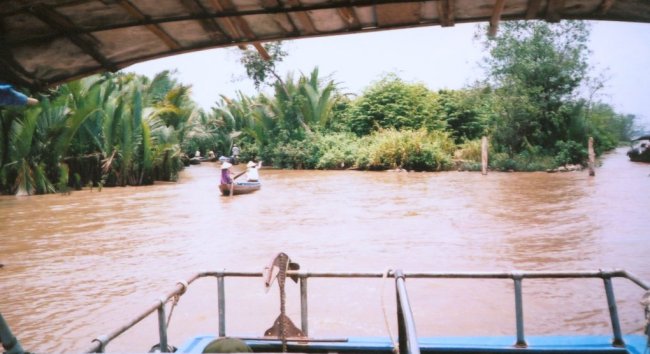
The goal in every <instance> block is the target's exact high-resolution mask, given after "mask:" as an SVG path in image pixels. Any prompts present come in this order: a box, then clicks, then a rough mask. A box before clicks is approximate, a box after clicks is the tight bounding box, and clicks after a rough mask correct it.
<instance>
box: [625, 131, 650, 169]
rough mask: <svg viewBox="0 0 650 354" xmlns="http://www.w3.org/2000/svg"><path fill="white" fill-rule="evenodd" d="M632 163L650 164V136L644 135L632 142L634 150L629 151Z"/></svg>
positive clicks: (628, 154)
mask: <svg viewBox="0 0 650 354" xmlns="http://www.w3.org/2000/svg"><path fill="white" fill-rule="evenodd" d="M627 156H628V157H629V158H630V161H634V162H650V135H643V136H640V137H638V138H636V139H634V140H632V148H631V149H630V150H628V151H627Z"/></svg>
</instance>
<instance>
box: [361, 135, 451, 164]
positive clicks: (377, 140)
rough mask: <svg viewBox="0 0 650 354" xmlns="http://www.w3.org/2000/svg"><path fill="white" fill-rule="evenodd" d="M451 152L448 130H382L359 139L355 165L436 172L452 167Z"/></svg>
mask: <svg viewBox="0 0 650 354" xmlns="http://www.w3.org/2000/svg"><path fill="white" fill-rule="evenodd" d="M453 151H454V143H453V141H452V140H451V138H450V137H449V135H448V134H447V133H443V132H432V133H428V132H427V131H426V130H424V129H421V130H417V131H411V130H405V131H396V130H393V129H390V130H383V131H380V132H377V133H375V134H373V135H371V136H368V137H365V138H363V139H362V141H361V148H360V149H359V157H358V158H357V165H358V166H359V167H360V168H364V169H370V170H383V169H389V168H404V169H408V170H416V171H439V170H444V169H448V168H450V167H451V165H452V163H451V161H452V159H451V156H452V153H453Z"/></svg>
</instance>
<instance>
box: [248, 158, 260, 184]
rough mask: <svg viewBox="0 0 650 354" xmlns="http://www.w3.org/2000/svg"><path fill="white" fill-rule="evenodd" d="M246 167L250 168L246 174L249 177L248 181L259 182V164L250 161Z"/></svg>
mask: <svg viewBox="0 0 650 354" xmlns="http://www.w3.org/2000/svg"><path fill="white" fill-rule="evenodd" d="M246 167H247V168H248V169H247V170H246V176H247V178H248V182H259V180H260V175H259V173H258V172H257V164H256V163H255V162H253V161H248V163H247V164H246Z"/></svg>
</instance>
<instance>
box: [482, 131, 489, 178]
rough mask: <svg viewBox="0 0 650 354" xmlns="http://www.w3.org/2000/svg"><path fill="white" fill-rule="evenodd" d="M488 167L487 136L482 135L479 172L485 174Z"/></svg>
mask: <svg viewBox="0 0 650 354" xmlns="http://www.w3.org/2000/svg"><path fill="white" fill-rule="evenodd" d="M487 168H488V141H487V137H486V136H484V137H483V139H481V173H482V174H483V175H484V176H485V175H487Z"/></svg>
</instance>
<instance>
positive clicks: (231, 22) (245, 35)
mask: <svg viewBox="0 0 650 354" xmlns="http://www.w3.org/2000/svg"><path fill="white" fill-rule="evenodd" d="M212 6H213V7H214V8H215V10H217V11H218V12H224V11H233V10H235V5H234V4H233V3H232V2H231V1H230V0H212ZM223 21H224V24H225V25H226V26H227V27H228V28H229V30H230V32H231V33H232V34H233V35H234V36H236V37H237V38H234V39H236V40H244V41H251V40H253V39H256V38H257V36H256V35H255V33H253V30H251V28H250V27H249V26H248V23H247V22H246V21H245V20H244V19H243V18H241V17H234V18H230V17H226V18H224V19H223ZM253 46H254V47H255V49H257V51H258V53H260V56H261V57H262V58H263V59H264V60H270V59H271V56H270V55H269V53H268V52H267V51H266V49H265V48H264V47H263V46H262V44H261V43H260V42H253ZM239 49H241V50H246V45H239Z"/></svg>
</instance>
